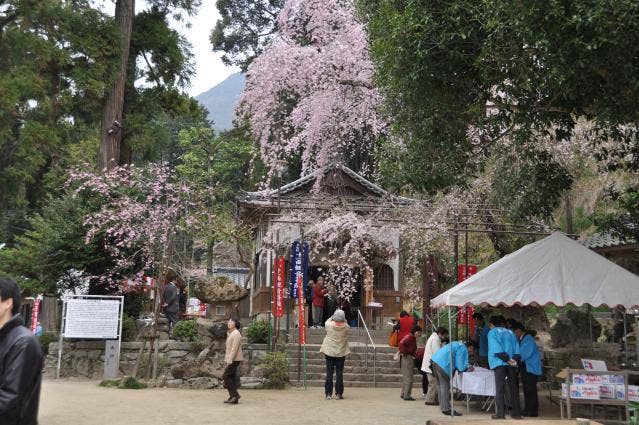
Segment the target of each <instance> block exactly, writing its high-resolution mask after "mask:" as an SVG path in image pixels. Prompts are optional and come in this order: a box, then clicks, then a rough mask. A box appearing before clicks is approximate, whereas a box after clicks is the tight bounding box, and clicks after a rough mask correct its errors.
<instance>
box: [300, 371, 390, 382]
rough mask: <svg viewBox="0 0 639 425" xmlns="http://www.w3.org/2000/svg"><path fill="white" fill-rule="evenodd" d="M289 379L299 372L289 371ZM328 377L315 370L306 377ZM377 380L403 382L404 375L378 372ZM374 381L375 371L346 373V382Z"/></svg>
mask: <svg viewBox="0 0 639 425" xmlns="http://www.w3.org/2000/svg"><path fill="white" fill-rule="evenodd" d="M288 377H289V380H293V379H297V372H289V374H288ZM325 378H326V373H325V372H322V373H319V372H313V373H309V372H307V373H306V379H307V380H308V379H311V380H312V379H316V380H324V379H325ZM376 380H377V382H397V383H399V384H401V383H402V375H401V374H399V373H398V374H382V375H380V374H378V375H376ZM351 381H352V382H373V372H372V371H371V372H370V373H344V382H351Z"/></svg>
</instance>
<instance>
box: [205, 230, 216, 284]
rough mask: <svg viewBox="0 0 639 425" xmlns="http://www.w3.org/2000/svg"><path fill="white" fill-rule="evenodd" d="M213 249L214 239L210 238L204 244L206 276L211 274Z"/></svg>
mask: <svg viewBox="0 0 639 425" xmlns="http://www.w3.org/2000/svg"><path fill="white" fill-rule="evenodd" d="M214 249H215V239H213V238H211V239H209V240H208V241H207V243H206V275H207V276H211V275H212V274H213V250H214Z"/></svg>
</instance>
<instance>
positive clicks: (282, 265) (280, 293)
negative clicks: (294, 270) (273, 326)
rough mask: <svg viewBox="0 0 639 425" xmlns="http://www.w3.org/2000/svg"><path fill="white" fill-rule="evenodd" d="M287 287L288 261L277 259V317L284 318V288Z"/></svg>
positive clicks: (281, 257) (281, 258)
mask: <svg viewBox="0 0 639 425" xmlns="http://www.w3.org/2000/svg"><path fill="white" fill-rule="evenodd" d="M285 285H286V260H285V259H284V257H283V256H280V257H279V258H278V259H277V298H276V302H275V317H282V316H284V286H285Z"/></svg>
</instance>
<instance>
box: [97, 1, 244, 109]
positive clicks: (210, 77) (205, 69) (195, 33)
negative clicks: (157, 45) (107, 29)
mask: <svg viewBox="0 0 639 425" xmlns="http://www.w3.org/2000/svg"><path fill="white" fill-rule="evenodd" d="M215 1H216V0H202V6H201V7H200V9H199V11H198V14H197V15H196V16H193V17H189V16H186V17H185V18H184V21H183V22H181V23H176V22H174V23H173V26H174V27H175V29H177V30H178V31H179V32H180V34H182V35H184V36H185V37H186V38H187V39H188V40H189V42H190V43H191V44H192V46H193V54H194V55H195V58H194V60H195V76H193V78H192V79H191V87H189V88H188V89H187V92H188V94H190V95H191V96H196V95H198V94H200V93H202V92H204V91H206V90H208V89H210V88H211V87H213V86H214V85H216V84H218V83H220V82H222V81H223V80H224V79H225V78H226V77H228V76H229V75H231V74H232V73H234V72H238V71H239V69H237V68H234V67H227V66H225V65H224V64H223V63H222V60H221V59H220V56H221V55H219V54H216V53H213V50H211V43H210V42H209V35H210V34H211V30H212V29H213V27H214V26H215V22H216V21H217V19H218V18H219V17H220V15H219V14H218V13H217V8H216V7H215ZM94 2H95V3H97V4H99V5H100V6H101V7H102V8H103V9H104V11H105V12H106V13H109V14H113V12H114V9H115V2H114V1H113V0H94ZM146 7H147V4H146V2H145V1H144V0H138V1H136V4H135V8H136V12H140V11H141V10H144V9H145V8H146ZM187 23H190V24H191V27H190V28H187V26H186V25H187Z"/></svg>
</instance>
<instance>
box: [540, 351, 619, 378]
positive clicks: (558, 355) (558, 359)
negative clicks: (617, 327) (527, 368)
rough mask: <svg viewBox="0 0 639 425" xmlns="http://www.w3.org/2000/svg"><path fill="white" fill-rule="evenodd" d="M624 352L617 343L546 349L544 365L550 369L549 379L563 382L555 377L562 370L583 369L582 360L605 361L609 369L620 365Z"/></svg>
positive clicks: (548, 372)
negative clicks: (568, 368) (567, 368)
mask: <svg viewBox="0 0 639 425" xmlns="http://www.w3.org/2000/svg"><path fill="white" fill-rule="evenodd" d="M621 354H622V352H621V351H620V345H619V344H615V343H600V342H598V343H594V344H592V346H590V345H589V344H583V345H579V346H571V347H565V348H546V349H544V364H545V365H547V366H548V367H549V369H548V371H547V378H548V379H549V380H550V381H554V382H557V383H559V382H561V381H562V380H559V379H558V378H556V377H555V375H556V374H557V373H559V372H560V371H561V369H563V368H566V367H570V368H572V369H582V365H581V359H596V360H604V361H605V362H606V364H607V365H608V367H614V366H618V365H619V358H620V355H621Z"/></svg>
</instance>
